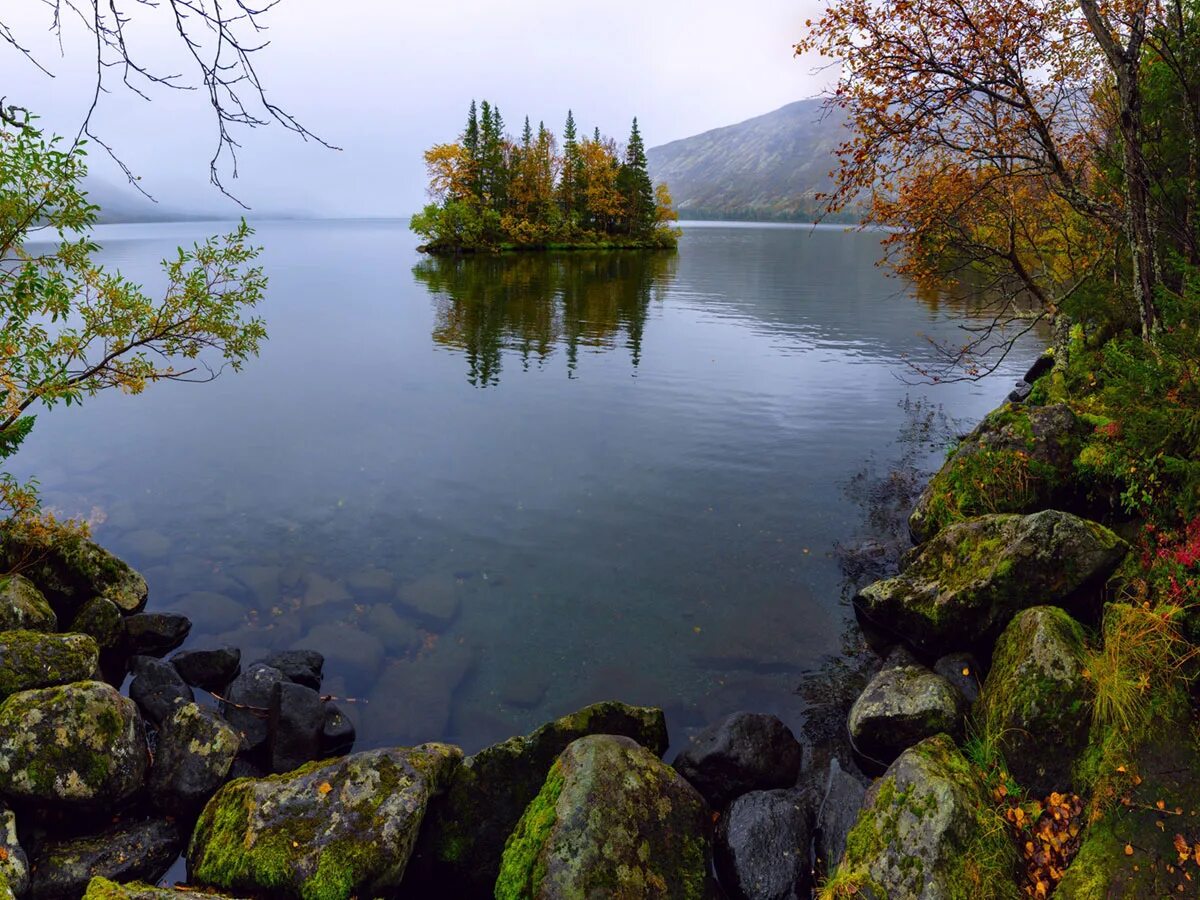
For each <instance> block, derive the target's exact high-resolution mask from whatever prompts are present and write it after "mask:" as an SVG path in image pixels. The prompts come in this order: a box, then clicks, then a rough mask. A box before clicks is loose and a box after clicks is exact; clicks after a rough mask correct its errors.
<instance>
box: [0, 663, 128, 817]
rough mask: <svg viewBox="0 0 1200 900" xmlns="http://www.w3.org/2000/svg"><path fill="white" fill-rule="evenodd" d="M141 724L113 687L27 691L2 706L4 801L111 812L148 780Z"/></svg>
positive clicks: (0, 786)
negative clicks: (110, 810) (109, 810)
mask: <svg viewBox="0 0 1200 900" xmlns="http://www.w3.org/2000/svg"><path fill="white" fill-rule="evenodd" d="M147 763H148V753H147V750H146V735H145V731H144V729H143V726H142V717H141V716H140V715H138V711H137V707H136V706H135V705H134V703H133V701H132V700H130V699H129V698H128V697H122V696H121V695H120V694H119V693H117V691H116V690H115V689H114V688H112V687H111V686H109V685H107V684H102V683H100V682H98V681H80V682H75V683H73V684H67V685H62V686H60V687H52V688H43V689H40V690H34V691H22V692H21V693H19V694H13V695H12V696H11V697H9V698H8V699H7V700H5V701H4V703H3V704H0V794H3V795H5V796H6V797H8V798H9V799H11V800H13V801H15V802H18V803H28V804H31V805H37V806H45V807H59V808H82V809H95V808H99V807H102V808H105V809H111V808H113V807H115V806H117V805H119V804H120V803H122V802H124V801H125V800H127V799H129V798H130V797H132V796H133V795H134V794H135V793H136V792H137V791H138V789H139V788H140V787H141V786H142V782H143V781H144V780H145V775H146V766H147Z"/></svg>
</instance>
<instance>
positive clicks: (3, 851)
mask: <svg viewBox="0 0 1200 900" xmlns="http://www.w3.org/2000/svg"><path fill="white" fill-rule="evenodd" d="M5 887H7V888H8V890H9V891H10V893H11V894H15V895H16V896H18V897H22V896H24V895H25V892H26V891H27V890H29V859H28V857H26V855H25V851H24V850H23V849H22V848H21V845H20V843H18V841H17V816H16V814H15V813H14V812H13V811H12V810H11V809H9V808H8V807H7V806H5V805H4V804H3V803H0V897H3V896H4V889H5Z"/></svg>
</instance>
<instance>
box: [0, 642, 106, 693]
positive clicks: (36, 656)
mask: <svg viewBox="0 0 1200 900" xmlns="http://www.w3.org/2000/svg"><path fill="white" fill-rule="evenodd" d="M99 663H100V650H99V648H97V646H96V642H95V641H94V640H92V639H91V638H90V637H88V636H87V635H86V634H43V633H42V632H40V631H3V632H0V700H3V699H4V698H5V697H7V696H9V695H10V694H15V693H17V692H19V691H28V690H32V689H33V688H42V687H52V686H53V685H57V684H70V683H71V682H72V681H83V680H85V679H88V678H92V677H93V676H94V675H95V674H96V667H97V666H98V665H99Z"/></svg>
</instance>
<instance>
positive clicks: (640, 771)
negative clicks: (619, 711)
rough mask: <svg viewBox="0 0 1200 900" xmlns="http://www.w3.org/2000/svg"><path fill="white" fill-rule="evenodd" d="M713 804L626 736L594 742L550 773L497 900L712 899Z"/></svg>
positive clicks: (571, 752) (508, 861) (574, 750)
mask: <svg viewBox="0 0 1200 900" xmlns="http://www.w3.org/2000/svg"><path fill="white" fill-rule="evenodd" d="M711 829H712V819H711V814H710V812H709V810H708V806H707V804H705V802H704V798H703V797H701V796H700V794H699V793H698V792H697V791H696V789H695V788H693V787H692V786H691V785H690V784H688V783H687V782H686V781H684V780H683V779H682V778H681V777H680V776H679V775H678V774H677V773H676V772H675V771H674V770H673V769H671V768H670V767H669V766H667V765H665V764H664V763H662V762H661V761H660V760H659V758H658V757H657V756H655V755H654V754H653V753H651V752H650V751H648V750H646V749H645V748H643V747H641V746H640V745H638V744H637V743H636V742H635V741H632V740H630V739H629V738H626V737H615V736H613V735H603V734H600V735H590V736H588V737H583V738H580V739H579V740H577V741H575V742H573V743H572V744H571V745H570V746H569V747H567V749H566V750H564V751H563V752H562V755H560V756H559V758H558V760H557V761H555V763H554V765H553V766H552V767H551V768H550V772H549V773H548V774H547V776H546V782H545V784H544V785H543V786H542V789H541V791H540V792H539V793H538V795H537V796H536V797H535V798H534V799H533V801H532V802H531V803H530V804H529V806H528V808H527V809H526V810H525V813H524V815H522V816H521V819H520V821H519V822H518V823H517V826H516V828H515V829H514V830H513V833H512V835H511V837H509V839H508V843H507V844H506V845H505V848H504V857H503V859H502V860H501V864H500V874H499V876H498V877H497V879H496V888H495V896H496V898H497V900H567V898H583V897H606V898H615V900H634V898H643V897H671V898H678V900H690V898H700V897H708V896H710V894H711V891H712V885H711V882H710V879H709V868H710V865H711V845H710V832H711Z"/></svg>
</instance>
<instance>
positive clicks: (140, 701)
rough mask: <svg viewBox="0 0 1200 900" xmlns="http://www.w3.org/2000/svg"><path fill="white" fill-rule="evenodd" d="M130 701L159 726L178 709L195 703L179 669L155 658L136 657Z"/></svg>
mask: <svg viewBox="0 0 1200 900" xmlns="http://www.w3.org/2000/svg"><path fill="white" fill-rule="evenodd" d="M132 668H133V680H132V681H131V682H129V697H130V699H131V700H133V702H134V703H136V704H137V705H138V708H139V709H141V711H142V713H143V714H144V715H145V716H146V718H147V719H148V720H149V721H151V722H153V723H154V724H155V725H157V724H159V723H160V722H162V721H163V720H165V719H166V718H167V717H168V716H170V715H171V714H172V713H173V712H174V711H175V709H176V708H177V707H179V706H182V705H183V704H185V703H191V702H192V701H193V700H194V699H195V695H194V694H193V693H192V689H191V688H190V687H188V686H187V684H186V683H185V682H184V680H183V679H182V678H180V677H179V673H178V672H176V671H175V667H174V666H172V665H171V664H170V663H168V662H164V661H163V660H161V659H156V658H155V657H153V656H135V657H134V658H133V662H132Z"/></svg>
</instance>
